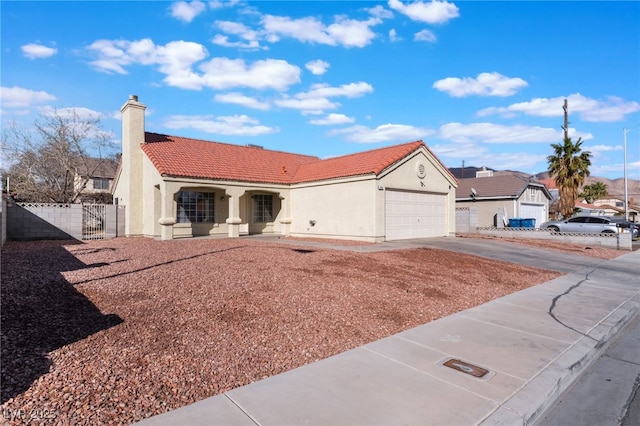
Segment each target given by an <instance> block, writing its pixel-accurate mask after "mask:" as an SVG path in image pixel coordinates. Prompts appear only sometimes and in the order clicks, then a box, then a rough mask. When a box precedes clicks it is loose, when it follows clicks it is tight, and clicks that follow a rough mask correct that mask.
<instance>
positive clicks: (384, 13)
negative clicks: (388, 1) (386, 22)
mask: <svg viewBox="0 0 640 426" xmlns="http://www.w3.org/2000/svg"><path fill="white" fill-rule="evenodd" d="M365 10H366V11H367V12H369V14H371V16H375V17H376V18H380V19H390V18H393V12H392V11H390V10H389V9H385V8H384V6H382V5H377V6H374V7H371V8H369V9H365Z"/></svg>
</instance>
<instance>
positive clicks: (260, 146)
mask: <svg viewBox="0 0 640 426" xmlns="http://www.w3.org/2000/svg"><path fill="white" fill-rule="evenodd" d="M247 148H258V149H264V146H262V145H254V144H252V143H248V144H247Z"/></svg>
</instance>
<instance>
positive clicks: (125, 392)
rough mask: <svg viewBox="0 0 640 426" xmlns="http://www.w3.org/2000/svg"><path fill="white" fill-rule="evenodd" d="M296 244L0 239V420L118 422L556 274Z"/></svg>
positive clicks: (423, 252)
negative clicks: (0, 417) (1, 416)
mask: <svg viewBox="0 0 640 426" xmlns="http://www.w3.org/2000/svg"><path fill="white" fill-rule="evenodd" d="M300 244H301V245H290V244H281V243H275V242H264V241H257V240H251V239H242V238H241V239H193V240H182V241H156V240H153V239H143V238H140V239H127V238H120V239H115V240H105V241H92V242H87V243H77V242H76V243H74V242H72V241H37V242H13V241H9V242H7V243H6V244H5V246H4V248H3V249H2V264H1V268H2V269H1V275H2V287H1V290H2V294H1V297H2V298H1V303H2V306H1V317H2V318H1V319H2V324H1V330H2V342H1V343H2V377H1V379H2V392H1V396H2V409H3V414H4V416H5V420H7V417H13V418H14V419H13V420H8V423H9V424H18V423H26V422H27V421H29V417H33V420H34V421H38V422H50V423H52V424H53V423H55V424H91V425H93V424H114V425H115V424H129V423H132V422H135V421H138V420H141V419H143V418H146V417H149V416H152V415H155V414H160V413H163V412H165V411H168V410H171V409H175V408H178V407H181V406H184V405H187V404H190V403H192V402H195V401H198V400H201V399H204V398H207V397H209V396H213V395H216V394H219V393H222V392H225V391H228V390H230V389H233V388H235V387H238V386H242V385H245V384H248V383H251V382H253V381H256V380H260V379H263V378H266V377H269V376H271V375H274V374H278V373H281V372H283V371H286V370H290V369H292V368H295V367H299V366H301V365H304V364H307V363H310V362H314V361H316V360H319V359H323V358H326V357H328V356H331V355H334V354H337V353H340V352H343V351H345V350H348V349H351V348H354V347H357V346H360V345H362V344H365V343H367V342H371V341H374V340H377V339H380V338H383V337H386V336H388V335H391V334H394V333H397V332H399V331H401V330H405V329H408V328H411V327H414V326H417V325H420V324H423V323H426V322H429V321H432V320H435V319H437V318H441V317H443V316H447V315H450V314H453V313H455V312H458V311H461V310H464V309H467V308H470V307H473V306H476V305H479V304H482V303H485V302H487V301H490V300H492V299H495V298H497V297H501V296H503V295H506V294H509V293H512V292H515V291H518V290H521V289H524V288H526V287H529V286H532V285H536V284H539V283H542V282H546V281H548V280H550V279H552V278H554V277H556V276H558V275H560V274H558V273H555V272H550V271H541V270H538V269H534V268H529V267H524V266H518V265H514V264H510V263H504V262H496V261H490V260H486V259H482V258H478V257H474V256H470V255H465V254H461V253H452V252H447V251H442V250H437V249H427V248H423V249H406V250H396V251H390V252H378V253H357V252H351V251H343V250H330V249H319V248H314V247H311V246H304V245H302V244H304V242H300ZM618 254H621V253H620V252H618Z"/></svg>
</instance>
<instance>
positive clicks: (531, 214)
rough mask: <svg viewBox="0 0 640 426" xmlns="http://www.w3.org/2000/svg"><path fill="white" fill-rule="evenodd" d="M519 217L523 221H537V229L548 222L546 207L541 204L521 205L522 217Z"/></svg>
mask: <svg viewBox="0 0 640 426" xmlns="http://www.w3.org/2000/svg"><path fill="white" fill-rule="evenodd" d="M518 217H520V218H521V219H535V220H536V228H539V227H540V224H541V223H542V222H546V220H547V218H546V215H545V210H544V205H540V204H526V203H522V204H520V215H519V216H518Z"/></svg>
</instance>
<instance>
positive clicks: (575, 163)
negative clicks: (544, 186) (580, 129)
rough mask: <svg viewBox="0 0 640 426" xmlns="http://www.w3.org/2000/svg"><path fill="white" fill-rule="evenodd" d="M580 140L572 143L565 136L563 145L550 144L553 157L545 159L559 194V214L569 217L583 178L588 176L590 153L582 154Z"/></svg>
mask: <svg viewBox="0 0 640 426" xmlns="http://www.w3.org/2000/svg"><path fill="white" fill-rule="evenodd" d="M581 146H582V138H578V140H577V141H576V143H573V141H572V140H571V138H570V137H568V136H565V138H564V142H563V143H558V144H551V147H552V148H553V152H554V155H550V156H548V157H547V161H548V163H549V174H550V175H551V177H553V178H554V179H555V181H556V186H557V187H558V192H559V193H560V214H562V216H563V217H569V216H571V215H572V214H573V209H574V207H575V204H576V200H577V199H578V193H579V192H580V187H581V186H582V184H583V183H584V179H585V177H587V176H589V166H590V165H591V153H590V152H589V151H584V152H582V149H581Z"/></svg>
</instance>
